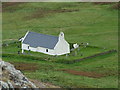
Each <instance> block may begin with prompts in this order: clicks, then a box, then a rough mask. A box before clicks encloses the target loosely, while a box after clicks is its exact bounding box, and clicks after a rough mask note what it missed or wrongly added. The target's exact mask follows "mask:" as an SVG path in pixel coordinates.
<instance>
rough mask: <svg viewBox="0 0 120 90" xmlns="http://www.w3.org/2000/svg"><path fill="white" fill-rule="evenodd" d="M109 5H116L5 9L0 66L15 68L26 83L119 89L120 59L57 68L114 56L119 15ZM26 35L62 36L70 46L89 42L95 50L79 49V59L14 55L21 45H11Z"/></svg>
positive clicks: (10, 6) (17, 5)
mask: <svg viewBox="0 0 120 90" xmlns="http://www.w3.org/2000/svg"><path fill="white" fill-rule="evenodd" d="M113 5H115V3H113V4H105V5H101V4H95V3H77V2H76V3H70V2H69V3H3V14H2V17H3V22H2V23H3V24H2V26H3V31H2V35H3V36H2V37H3V40H2V41H3V43H4V44H8V46H4V47H3V50H2V51H3V60H4V61H8V62H10V63H13V64H14V65H15V67H16V68H17V69H20V70H21V71H22V72H23V73H24V74H25V75H26V76H27V77H28V78H31V79H35V80H39V81H42V82H49V83H52V84H54V85H57V86H61V87H80V88H117V87H118V73H117V71H118V53H110V54H106V55H103V56H97V57H95V58H91V59H86V60H83V61H80V62H78V63H74V64H64V63H56V61H58V62H59V61H67V60H70V61H72V60H74V59H80V58H83V57H87V56H90V55H93V54H96V53H100V52H104V51H107V50H111V49H116V50H118V10H117V9H113ZM28 30H29V31H33V32H38V33H43V34H50V35H55V36H58V34H59V32H60V31H63V32H64V33H65V39H66V40H67V41H68V42H69V43H78V44H81V43H87V42H88V43H89V44H90V46H96V47H98V48H93V47H89V46H88V47H86V48H85V47H80V50H77V55H74V52H72V53H71V54H70V55H69V56H67V57H66V56H65V55H63V56H58V57H53V56H49V55H45V54H41V53H35V52H30V53H28V52H26V54H25V55H18V54H17V52H18V51H19V50H20V48H18V46H20V43H14V42H16V41H18V39H19V38H20V37H22V36H24V35H25V33H26V32H27V31H28ZM104 48H105V49H104ZM9 54H11V55H9ZM81 54H83V56H81ZM12 55H13V56H12ZM37 58H39V59H40V60H39V59H37ZM35 59H36V60H35ZM111 82H112V83H111Z"/></svg>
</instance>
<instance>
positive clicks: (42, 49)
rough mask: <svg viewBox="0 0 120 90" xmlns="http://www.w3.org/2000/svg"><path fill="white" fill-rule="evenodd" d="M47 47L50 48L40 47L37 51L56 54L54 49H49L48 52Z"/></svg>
mask: <svg viewBox="0 0 120 90" xmlns="http://www.w3.org/2000/svg"><path fill="white" fill-rule="evenodd" d="M46 49H48V48H43V47H38V48H37V52H42V53H45V54H50V55H55V52H54V49H48V52H46Z"/></svg>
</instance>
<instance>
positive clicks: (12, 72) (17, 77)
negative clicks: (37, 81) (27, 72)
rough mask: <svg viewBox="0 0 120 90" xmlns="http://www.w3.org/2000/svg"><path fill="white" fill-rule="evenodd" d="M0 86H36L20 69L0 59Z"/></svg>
mask: <svg viewBox="0 0 120 90" xmlns="http://www.w3.org/2000/svg"><path fill="white" fill-rule="evenodd" d="M0 79H1V80H0V88H12V89H13V90H14V88H36V86H35V85H34V84H33V83H32V82H31V81H29V80H28V78H26V77H25V76H24V75H23V74H22V73H21V71H19V70H16V69H15V68H14V66H13V65H12V64H10V63H8V62H4V61H2V60H0Z"/></svg>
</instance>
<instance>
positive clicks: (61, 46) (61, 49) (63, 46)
mask: <svg viewBox="0 0 120 90" xmlns="http://www.w3.org/2000/svg"><path fill="white" fill-rule="evenodd" d="M54 49H55V53H56V55H63V54H67V53H70V45H69V43H68V42H67V41H66V40H65V39H64V33H63V32H61V33H60V35H59V41H58V43H57V44H56V46H55V48H54Z"/></svg>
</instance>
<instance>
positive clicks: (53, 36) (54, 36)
mask: <svg viewBox="0 0 120 90" xmlns="http://www.w3.org/2000/svg"><path fill="white" fill-rule="evenodd" d="M30 32H32V31H29V33H30ZM32 33H36V34H41V35H47V36H52V37H58V36H54V35H48V34H42V33H37V32H32Z"/></svg>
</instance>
